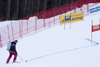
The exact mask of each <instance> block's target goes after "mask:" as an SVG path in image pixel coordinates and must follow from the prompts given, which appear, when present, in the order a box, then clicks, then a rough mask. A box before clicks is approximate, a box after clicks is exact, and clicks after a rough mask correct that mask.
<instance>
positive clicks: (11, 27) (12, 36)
mask: <svg viewBox="0 0 100 67" xmlns="http://www.w3.org/2000/svg"><path fill="white" fill-rule="evenodd" d="M11 28H12V39H13V40H14V33H13V25H12V21H11Z"/></svg>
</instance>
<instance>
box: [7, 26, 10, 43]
mask: <svg viewBox="0 0 100 67" xmlns="http://www.w3.org/2000/svg"><path fill="white" fill-rule="evenodd" d="M7 29H8V39H9V42H10V35H9V26H8V25H7Z"/></svg>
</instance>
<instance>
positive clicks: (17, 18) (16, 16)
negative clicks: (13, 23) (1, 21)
mask: <svg viewBox="0 0 100 67" xmlns="http://www.w3.org/2000/svg"><path fill="white" fill-rule="evenodd" d="M18 12H19V0H17V11H16V19H18Z"/></svg>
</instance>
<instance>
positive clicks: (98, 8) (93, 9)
mask: <svg viewBox="0 0 100 67" xmlns="http://www.w3.org/2000/svg"><path fill="white" fill-rule="evenodd" d="M89 10H90V13H94V12H97V11H100V6H98V7H95V8H91V9H89Z"/></svg>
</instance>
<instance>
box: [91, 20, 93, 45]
mask: <svg viewBox="0 0 100 67" xmlns="http://www.w3.org/2000/svg"><path fill="white" fill-rule="evenodd" d="M91 27H92V29H91V44H92V32H93V20H92V22H91Z"/></svg>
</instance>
